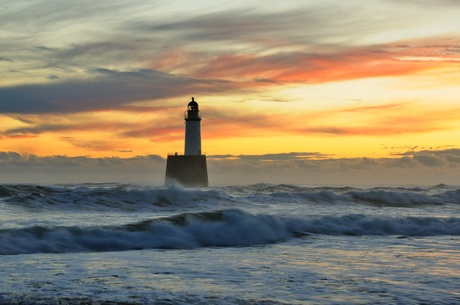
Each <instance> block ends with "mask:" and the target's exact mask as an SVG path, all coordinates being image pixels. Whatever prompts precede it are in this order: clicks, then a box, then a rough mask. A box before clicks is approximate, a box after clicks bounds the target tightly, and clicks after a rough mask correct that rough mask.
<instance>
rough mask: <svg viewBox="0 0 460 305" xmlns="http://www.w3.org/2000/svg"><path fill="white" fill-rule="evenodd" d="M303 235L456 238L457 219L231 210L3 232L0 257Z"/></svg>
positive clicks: (246, 243)
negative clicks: (300, 215)
mask: <svg viewBox="0 0 460 305" xmlns="http://www.w3.org/2000/svg"><path fill="white" fill-rule="evenodd" d="M309 234H324V235H352V236H355V235H402V236H433V235H455V236H459V235H460V218H434V217H427V218H416V217H408V218H399V219H392V218H379V217H370V216H366V215H359V214H353V215H346V216H341V217H331V216H322V217H315V218H308V219H294V218H283V217H276V216H272V215H263V214H262V215H253V214H249V213H246V212H243V211H241V210H235V209H234V210H223V211H214V212H201V213H187V214H178V215H174V216H171V217H165V218H158V219H152V220H146V221H142V222H136V223H131V224H125V225H117V226H93V227H78V226H75V227H63V226H61V227H43V226H34V227H28V228H20V229H3V230H0V255H12V254H29V253H61V252H103V251H127V250H140V249H193V248H200V247H236V246H254V245H262V244H270V243H276V242H280V241H284V240H288V239H290V238H295V237H299V236H306V235H309Z"/></svg>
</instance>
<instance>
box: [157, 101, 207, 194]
mask: <svg viewBox="0 0 460 305" xmlns="http://www.w3.org/2000/svg"><path fill="white" fill-rule="evenodd" d="M199 112H200V111H199V106H198V103H197V102H196V101H195V99H194V98H193V97H192V100H191V101H190V102H189V103H188V105H187V110H186V111H185V142H184V154H183V155H178V154H177V153H175V154H174V155H168V158H167V161H166V176H165V185H171V184H180V185H182V186H185V187H208V169H207V165H206V156H205V155H203V154H202V152H201V117H200V113H199Z"/></svg>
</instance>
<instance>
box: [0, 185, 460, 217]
mask: <svg viewBox="0 0 460 305" xmlns="http://www.w3.org/2000/svg"><path fill="white" fill-rule="evenodd" d="M1 203H3V204H8V205H11V206H17V207H23V208H28V209H41V208H46V209H78V210H80V211H81V210H85V209H87V210H106V209H111V210H114V209H115V210H121V211H140V210H163V209H173V210H174V209H177V208H178V207H179V208H180V207H184V208H187V207H194V208H200V207H201V208H205V209H208V208H214V209H215V206H216V204H219V205H220V207H221V208H230V207H233V206H234V204H235V203H238V204H248V205H251V204H254V203H255V204H286V203H294V204H316V203H319V204H322V205H324V204H347V205H350V204H358V205H360V204H363V205H373V206H382V207H383V206H390V207H417V206H420V205H442V204H460V189H458V188H453V187H448V186H436V187H431V188H373V189H357V188H349V187H343V188H338V187H336V188H333V187H321V188H312V187H301V186H294V185H270V184H257V185H249V186H233V187H216V188H209V189H184V188H180V187H177V186H171V187H166V188H165V187H144V186H136V185H123V184H94V185H92V184H88V185H58V186H40V185H0V204H1Z"/></svg>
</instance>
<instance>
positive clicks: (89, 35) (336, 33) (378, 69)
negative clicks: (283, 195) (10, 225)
mask: <svg viewBox="0 0 460 305" xmlns="http://www.w3.org/2000/svg"><path fill="white" fill-rule="evenodd" d="M459 16H460V1H457V0H408V1H396V0H368V1H362V0H348V1H328V0H305V1H298V0H295V1H288V0H283V1H281V0H280V1H269V2H268V1H204V0H197V1H186V0H178V1H163V0H158V1H154V0H151V1H146V0H132V1H115V0H112V1H89V0H76V1H52V0H48V1H46V0H30V1H22V0H18V1H6V0H0V152H2V153H0V171H3V173H4V174H3V176H2V177H0V182H4V183H5V182H18V181H19V182H21V181H23V182H40V181H45V182H48V181H50V182H54V181H57V182H59V181H61V182H67V181H68V182H74V181H77V180H78V179H71V178H69V171H71V170H73V169H74V170H76V169H78V170H76V171H77V172H78V174H79V175H80V176H79V177H83V176H84V173H88V174H90V175H91V176H92V177H93V178H94V177H95V176H94V174H93V173H98V172H100V171H101V168H104V169H105V170H107V171H106V172H107V173H110V174H107V175H108V176H104V175H102V176H97V175H96V176H97V177H98V178H97V179H96V178H94V179H93V180H97V181H105V180H111V179H112V180H117V181H118V180H122V181H127V182H131V181H135V182H143V180H142V179H150V178H148V177H149V176H148V175H149V171H150V170H151V172H152V173H154V174H153V176H154V177H155V178H152V180H151V181H153V183H162V179H163V175H164V158H165V157H166V155H167V154H168V153H172V152H176V151H177V152H179V153H182V152H183V141H184V122H183V115H184V110H185V107H186V105H187V103H188V102H189V101H190V99H191V97H192V96H193V97H195V99H196V101H197V102H198V103H199V105H200V110H201V116H202V118H203V120H202V123H201V124H202V125H201V127H202V143H203V147H202V149H203V151H204V152H205V153H206V155H207V156H208V162H209V164H208V168H209V171H210V179H213V180H211V183H212V182H213V181H215V182H216V183H218V184H219V183H221V184H226V183H257V182H273V183H282V182H283V181H286V182H288V183H300V184H302V183H305V184H307V183H309V184H315V183H318V184H324V183H331V184H343V185H345V184H353V183H355V184H366V182H368V183H386V184H391V183H405V184H412V183H413V184H436V183H450V184H460V175H459V174H458V172H460V18H459ZM101 164H102V165H101ZM114 164H115V165H114ZM127 169H129V170H128V172H129V173H130V174H131V175H133V176H136V175H138V177H141V178H138V179H130V178H127V177H124V179H119V178H116V177H122V174H123V173H125V174H126V172H127ZM136 170H137V171H136ZM131 171H132V172H131ZM141 172H142V174H140V173H141ZM115 173H118V174H119V175H118V176H117V174H115ZM81 175H83V176H81ZM275 176H276V177H277V178H276V179H275V178H274V177H275ZM44 177H53V178H52V179H46V178H44ZM241 177H243V178H241ZM267 177H272V178H267ZM240 178H241V179H240ZM81 179H83V181H85V180H84V179H85V178H81ZM98 179H99V180H98ZM146 183H147V182H146Z"/></svg>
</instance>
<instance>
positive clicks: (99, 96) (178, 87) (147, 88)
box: [0, 69, 232, 114]
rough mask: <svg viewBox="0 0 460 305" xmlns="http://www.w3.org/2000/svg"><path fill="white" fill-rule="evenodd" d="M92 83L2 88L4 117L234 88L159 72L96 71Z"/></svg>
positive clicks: (98, 107)
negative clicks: (8, 114) (6, 114)
mask: <svg viewBox="0 0 460 305" xmlns="http://www.w3.org/2000/svg"><path fill="white" fill-rule="evenodd" d="M92 74H95V76H94V77H92V78H90V79H80V80H72V81H71V80H67V81H62V82H53V83H48V84H37V85H20V86H14V87H7V88H0V100H1V101H2V103H0V113H23V114H32V113H65V112H84V111H95V110H104V109H114V108H115V109H116V108H120V107H122V106H125V105H129V104H130V103H133V102H138V101H146V100H156V99H162V98H167V97H178V96H183V95H184V94H186V95H190V94H191V93H200V92H203V91H212V90H222V91H227V90H230V89H231V88H232V85H231V83H229V82H223V81H220V80H198V79H191V78H186V77H179V76H174V75H169V74H167V73H163V72H160V71H155V70H136V71H114V70H108V69H94V70H93V71H92Z"/></svg>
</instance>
